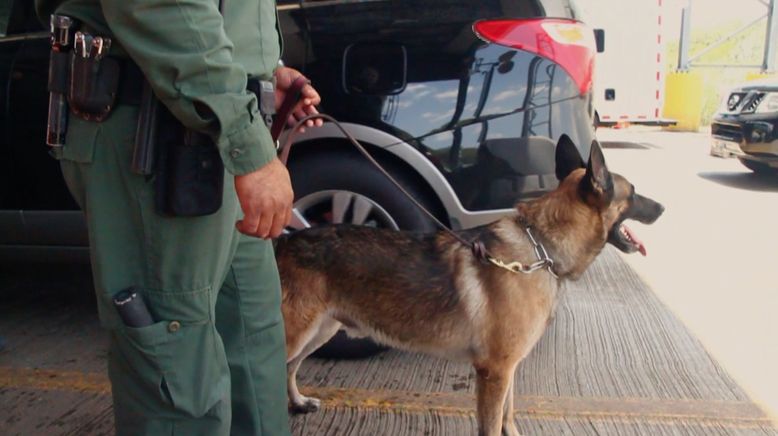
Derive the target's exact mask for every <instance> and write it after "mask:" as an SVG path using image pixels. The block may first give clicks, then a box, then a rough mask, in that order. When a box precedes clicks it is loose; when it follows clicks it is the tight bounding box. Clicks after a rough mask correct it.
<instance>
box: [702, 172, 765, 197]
mask: <svg viewBox="0 0 778 436" xmlns="http://www.w3.org/2000/svg"><path fill="white" fill-rule="evenodd" d="M697 175H698V176H700V177H702V178H703V179H705V180H709V181H711V182H715V183H718V184H719V185H723V186H727V187H730V188H736V189H743V190H747V191H761V192H778V175H773V174H756V173H752V172H722V171H714V172H711V171H708V172H701V173H697Z"/></svg>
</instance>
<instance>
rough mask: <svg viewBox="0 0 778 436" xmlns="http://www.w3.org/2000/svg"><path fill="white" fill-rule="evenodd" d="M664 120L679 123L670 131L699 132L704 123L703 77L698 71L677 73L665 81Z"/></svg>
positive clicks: (670, 128) (669, 74) (668, 75)
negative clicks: (667, 119) (672, 120)
mask: <svg viewBox="0 0 778 436" xmlns="http://www.w3.org/2000/svg"><path fill="white" fill-rule="evenodd" d="M664 118H670V119H674V120H676V121H677V124H676V125H674V126H668V127H667V129H668V130H676V131H695V132H696V131H697V130H699V128H700V124H701V122H702V77H701V76H700V73H699V72H697V71H675V72H672V73H668V74H667V78H666V79H665V107H664Z"/></svg>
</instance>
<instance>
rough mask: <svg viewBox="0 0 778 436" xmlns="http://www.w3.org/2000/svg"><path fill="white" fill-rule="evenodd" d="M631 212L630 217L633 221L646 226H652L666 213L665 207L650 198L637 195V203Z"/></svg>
mask: <svg viewBox="0 0 778 436" xmlns="http://www.w3.org/2000/svg"><path fill="white" fill-rule="evenodd" d="M631 212H632V213H631V214H630V215H631V217H632V218H633V219H636V220H638V221H640V222H642V223H644V224H652V223H653V222H654V221H656V220H657V219H659V217H660V216H662V214H663V213H664V212H665V207H664V206H662V205H661V204H660V203H658V202H656V201H654V200H652V199H650V198H647V197H644V196H642V195H635V202H634V204H633V205H632V211H631Z"/></svg>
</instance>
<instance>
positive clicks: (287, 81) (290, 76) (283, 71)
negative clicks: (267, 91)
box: [276, 67, 322, 132]
mask: <svg viewBox="0 0 778 436" xmlns="http://www.w3.org/2000/svg"><path fill="white" fill-rule="evenodd" d="M300 76H302V73H300V72H299V71H297V70H295V69H294V68H289V67H278V69H276V110H278V109H279V108H280V107H281V104H282V103H283V102H284V98H286V92H287V90H288V89H289V87H290V86H292V82H294V81H295V79H297V78H298V77H300ZM319 103H321V97H319V93H318V92H316V89H314V87H313V86H311V85H310V84H308V85H305V86H304V87H303V89H302V92H301V93H300V101H298V102H297V105H296V106H295V107H294V109H293V110H292V111H291V112H290V115H289V119H287V120H286V122H287V124H288V125H289V127H292V126H294V125H295V123H297V121H299V120H301V119H303V118H305V117H306V116H308V115H313V114H318V113H319V111H318V110H316V107H315V106H317V105H318V104H319ZM321 125H322V120H321V119H316V120H308V121H307V122H306V123H305V126H307V127H313V126H316V127H319V126H321ZM304 131H305V127H300V132H304Z"/></svg>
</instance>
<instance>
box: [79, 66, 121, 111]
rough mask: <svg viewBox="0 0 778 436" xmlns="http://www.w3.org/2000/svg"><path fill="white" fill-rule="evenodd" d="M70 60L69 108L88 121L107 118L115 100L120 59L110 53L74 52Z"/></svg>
mask: <svg viewBox="0 0 778 436" xmlns="http://www.w3.org/2000/svg"><path fill="white" fill-rule="evenodd" d="M70 62H71V63H70V85H69V87H68V103H69V105H70V109H71V110H72V111H73V113H74V114H76V115H77V116H79V117H80V118H82V119H84V120H87V121H95V122H101V121H103V120H105V119H106V118H108V115H110V113H111V110H112V109H113V107H114V104H115V103H116V93H117V90H118V89H119V72H120V67H119V62H118V61H117V60H116V59H113V58H109V57H102V58H95V57H82V56H78V55H76V54H75V53H73V54H72V55H71V61H70Z"/></svg>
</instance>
